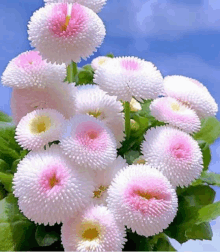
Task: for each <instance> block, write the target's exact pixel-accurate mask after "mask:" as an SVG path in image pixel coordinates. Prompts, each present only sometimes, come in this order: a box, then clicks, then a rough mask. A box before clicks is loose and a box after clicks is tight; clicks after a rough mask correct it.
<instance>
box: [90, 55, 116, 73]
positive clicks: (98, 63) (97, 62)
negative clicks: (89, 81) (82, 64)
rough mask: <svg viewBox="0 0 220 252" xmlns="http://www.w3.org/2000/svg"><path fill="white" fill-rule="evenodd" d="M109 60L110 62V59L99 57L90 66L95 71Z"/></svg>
mask: <svg viewBox="0 0 220 252" xmlns="http://www.w3.org/2000/svg"><path fill="white" fill-rule="evenodd" d="M109 60H112V58H110V57H107V56H99V57H97V58H95V59H93V60H92V62H91V66H92V68H93V69H94V70H97V69H98V67H99V66H101V65H103V64H105V63H106V62H107V61H109Z"/></svg>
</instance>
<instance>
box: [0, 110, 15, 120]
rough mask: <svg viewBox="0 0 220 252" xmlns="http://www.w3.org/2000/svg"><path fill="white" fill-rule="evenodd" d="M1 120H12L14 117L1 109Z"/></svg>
mask: <svg viewBox="0 0 220 252" xmlns="http://www.w3.org/2000/svg"><path fill="white" fill-rule="evenodd" d="M0 121H1V122H12V117H11V116H8V115H7V114H5V113H3V112H2V111H0Z"/></svg>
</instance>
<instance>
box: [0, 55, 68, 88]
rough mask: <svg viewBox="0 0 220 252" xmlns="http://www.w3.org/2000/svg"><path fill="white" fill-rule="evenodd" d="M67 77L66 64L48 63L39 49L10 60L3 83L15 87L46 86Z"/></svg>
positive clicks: (3, 76) (4, 73)
mask: <svg viewBox="0 0 220 252" xmlns="http://www.w3.org/2000/svg"><path fill="white" fill-rule="evenodd" d="M65 77H66V66H65V64H62V65H55V64H51V63H47V62H46V60H43V59H42V57H41V55H40V53H39V52H38V51H27V52H23V53H21V54H19V55H18V56H17V57H16V58H14V59H12V60H11V61H10V62H9V64H8V65H7V67H6V69H5V71H4V72H3V75H2V84H3V85H6V86H9V87H15V88H27V87H33V86H35V87H45V86H48V85H54V83H60V82H61V81H63V80H64V79H65Z"/></svg>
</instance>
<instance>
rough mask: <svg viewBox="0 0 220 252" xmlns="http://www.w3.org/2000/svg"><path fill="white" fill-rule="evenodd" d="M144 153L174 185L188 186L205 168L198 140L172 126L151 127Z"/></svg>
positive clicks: (143, 145) (145, 142) (149, 161)
mask: <svg viewBox="0 0 220 252" xmlns="http://www.w3.org/2000/svg"><path fill="white" fill-rule="evenodd" d="M144 138H145V141H144V142H143V143H142V147H141V148H142V153H143V155H144V158H145V159H146V161H147V163H148V164H149V165H151V166H153V167H155V168H157V169H158V170H160V171H161V172H162V173H163V174H164V175H165V176H166V177H167V178H168V179H169V180H170V182H171V183H172V184H173V185H174V186H181V187H184V186H188V185H189V184H191V182H192V181H193V180H194V179H197V178H198V177H199V176H200V174H201V172H202V169H203V159H202V152H201V150H200V147H199V145H198V143H197V141H196V140H194V139H193V138H192V137H191V136H190V135H188V134H187V133H185V132H183V131H181V130H178V129H175V128H173V127H170V126H161V127H156V128H151V129H150V130H148V131H147V133H146V134H145V136H144Z"/></svg>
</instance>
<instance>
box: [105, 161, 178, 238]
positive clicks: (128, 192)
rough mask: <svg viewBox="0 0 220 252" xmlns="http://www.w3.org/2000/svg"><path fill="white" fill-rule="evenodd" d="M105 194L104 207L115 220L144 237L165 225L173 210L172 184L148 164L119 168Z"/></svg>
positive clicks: (172, 214)
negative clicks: (106, 207) (106, 203)
mask: <svg viewBox="0 0 220 252" xmlns="http://www.w3.org/2000/svg"><path fill="white" fill-rule="evenodd" d="M108 195H109V196H108V198H107V202H108V209H109V210H110V211H112V213H113V214H114V216H115V219H116V221H117V222H119V223H122V224H123V225H126V226H127V227H128V228H131V229H132V232H134V231H136V232H137V234H139V235H144V236H146V237H147V236H152V235H155V234H158V233H159V232H162V231H163V229H166V228H167V227H168V225H169V224H170V223H171V222H172V221H173V219H174V217H175V215H176V213H177V207H178V202H177V195H176V192H175V190H174V188H173V187H172V185H171V184H170V182H169V181H168V179H167V178H166V177H165V176H164V175H163V174H162V173H161V172H159V171H158V170H156V169H153V168H150V166H148V165H130V166H128V167H126V168H124V169H123V170H121V171H119V173H118V174H117V175H116V177H115V179H114V180H113V182H112V184H111V186H110V187H109V189H108Z"/></svg>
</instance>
